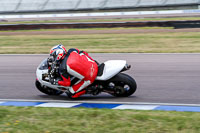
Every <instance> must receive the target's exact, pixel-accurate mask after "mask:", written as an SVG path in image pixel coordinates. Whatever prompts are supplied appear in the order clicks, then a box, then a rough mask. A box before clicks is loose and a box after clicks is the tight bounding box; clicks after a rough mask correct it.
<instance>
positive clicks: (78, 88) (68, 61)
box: [50, 45, 98, 98]
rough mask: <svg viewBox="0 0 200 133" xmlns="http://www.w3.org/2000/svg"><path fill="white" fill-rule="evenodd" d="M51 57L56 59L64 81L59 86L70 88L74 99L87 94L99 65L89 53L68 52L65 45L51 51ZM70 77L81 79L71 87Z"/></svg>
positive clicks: (72, 49) (75, 50)
mask: <svg viewBox="0 0 200 133" xmlns="http://www.w3.org/2000/svg"><path fill="white" fill-rule="evenodd" d="M50 56H53V58H54V64H56V65H57V66H59V73H60V76H61V77H62V80H58V82H57V84H58V85H61V86H66V87H70V89H69V93H70V95H71V97H72V98H77V97H79V96H81V95H83V94H85V93H86V90H85V88H86V87H87V86H89V85H90V84H92V83H93V82H94V80H95V78H96V76H97V72H98V65H97V63H96V62H95V60H93V59H92V58H91V57H90V56H89V55H88V53H86V52H85V51H79V50H78V49H75V48H71V49H69V50H68V51H66V49H65V47H64V46H63V45H56V46H54V47H53V48H51V50H50ZM70 75H71V76H73V77H76V78H78V79H79V81H78V82H76V83H75V84H74V85H72V86H71V80H70Z"/></svg>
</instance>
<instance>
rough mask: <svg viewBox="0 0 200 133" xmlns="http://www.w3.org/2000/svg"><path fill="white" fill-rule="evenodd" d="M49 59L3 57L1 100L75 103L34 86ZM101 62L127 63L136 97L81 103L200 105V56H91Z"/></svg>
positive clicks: (108, 97)
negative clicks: (116, 61) (134, 84)
mask: <svg viewBox="0 0 200 133" xmlns="http://www.w3.org/2000/svg"><path fill="white" fill-rule="evenodd" d="M47 56H48V55H0V99H30V100H63V101H72V100H70V99H69V98H67V96H66V95H65V94H63V95H61V96H48V95H45V94H43V93H41V92H39V91H38V90H37V89H36V88H35V85H34V82H35V78H36V76H35V70H36V68H37V66H38V64H39V63H40V62H41V61H42V60H43V59H44V58H46V57H47ZM91 56H92V57H93V58H94V59H96V60H98V61H99V62H104V61H106V60H112V59H122V60H127V62H128V63H129V64H131V66H132V68H131V69H130V70H129V71H127V72H126V73H127V74H129V75H130V76H132V77H134V78H135V80H136V81H137V84H138V89H137V91H136V93H135V94H133V95H132V96H130V97H125V98H116V97H113V96H111V95H108V94H105V93H102V94H100V95H98V96H90V95H86V96H82V97H81V98H79V99H78V100H84V101H99V102H101V101H108V102H148V103H184V104H200V54H91Z"/></svg>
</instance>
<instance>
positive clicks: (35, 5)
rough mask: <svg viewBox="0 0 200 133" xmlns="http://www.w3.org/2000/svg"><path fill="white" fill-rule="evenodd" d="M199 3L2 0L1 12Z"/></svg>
mask: <svg viewBox="0 0 200 133" xmlns="http://www.w3.org/2000/svg"><path fill="white" fill-rule="evenodd" d="M199 4H200V0H0V12H35V11H36V12H37V11H67V10H88V9H115V8H136V7H160V6H179V5H199Z"/></svg>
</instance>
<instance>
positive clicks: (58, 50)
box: [50, 44, 67, 61]
mask: <svg viewBox="0 0 200 133" xmlns="http://www.w3.org/2000/svg"><path fill="white" fill-rule="evenodd" d="M66 53H67V51H66V49H65V47H64V46H63V45H61V44H59V45H56V46H54V47H53V48H51V50H50V56H53V57H54V58H55V60H57V61H58V60H60V59H62V58H63V57H64V55H65V54H66Z"/></svg>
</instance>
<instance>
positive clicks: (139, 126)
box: [0, 106, 200, 133]
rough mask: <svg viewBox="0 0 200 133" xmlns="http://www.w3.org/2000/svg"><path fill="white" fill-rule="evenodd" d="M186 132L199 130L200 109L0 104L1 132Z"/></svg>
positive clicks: (192, 132)
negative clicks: (47, 106)
mask: <svg viewBox="0 0 200 133" xmlns="http://www.w3.org/2000/svg"><path fill="white" fill-rule="evenodd" d="M188 132H191V133H199V132H200V113H195V112H173V111H171V112H165V111H136V110H110V109H86V108H71V109H67V108H39V107H37V108H36V107H3V106H1V107H0V133H188Z"/></svg>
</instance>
